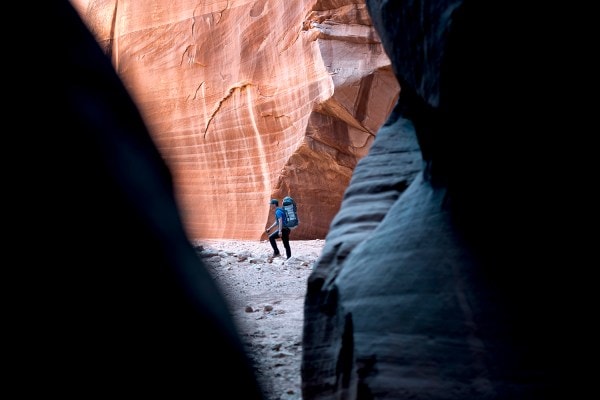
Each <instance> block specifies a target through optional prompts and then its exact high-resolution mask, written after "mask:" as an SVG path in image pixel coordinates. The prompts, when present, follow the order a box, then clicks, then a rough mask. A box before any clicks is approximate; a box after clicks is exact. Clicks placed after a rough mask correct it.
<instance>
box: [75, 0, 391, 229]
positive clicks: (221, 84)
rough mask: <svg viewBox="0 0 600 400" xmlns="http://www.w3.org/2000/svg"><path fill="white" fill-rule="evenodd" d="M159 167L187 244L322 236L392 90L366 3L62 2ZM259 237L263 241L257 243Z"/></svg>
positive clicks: (305, 0) (265, 0)
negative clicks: (94, 43) (292, 225)
mask: <svg viewBox="0 0 600 400" xmlns="http://www.w3.org/2000/svg"><path fill="white" fill-rule="evenodd" d="M72 3H73V4H74V5H75V6H76V8H77V10H78V11H79V13H80V14H81V15H82V17H83V19H84V21H86V23H87V24H88V26H89V27H90V29H91V30H92V32H94V34H95V36H96V38H97V40H98V42H99V43H100V44H101V46H102V48H103V49H104V51H105V52H106V53H107V54H109V55H110V57H111V59H112V62H113V64H114V66H115V68H116V70H117V72H118V74H119V76H120V77H121V78H122V80H123V81H124V83H125V85H126V87H127V89H128V90H129V91H130V93H131V94H132V96H133V98H134V100H135V102H136V104H137V105H138V107H139V108H140V110H141V112H142V115H143V117H144V119H145V121H146V123H147V125H148V127H149V130H150V132H151V134H152V138H153V140H154V141H155V143H156V145H157V147H158V148H159V150H160V152H161V154H162V156H163V157H164V158H165V161H166V162H167V164H168V165H169V167H170V169H171V171H172V173H173V176H174V185H175V190H176V193H177V199H178V203H179V205H180V209H181V212H182V214H183V219H184V221H185V225H186V229H187V231H188V233H189V235H190V237H191V238H194V239H197V238H239V239H259V238H261V235H263V231H264V228H265V226H266V225H267V224H269V223H270V221H271V220H272V218H273V216H272V215H269V207H268V200H269V199H270V198H272V197H275V198H279V199H281V198H283V197H284V196H286V195H291V196H293V197H294V198H295V200H296V201H297V203H298V206H299V215H300V221H301V225H300V226H299V227H298V228H297V229H296V230H294V233H293V235H292V239H314V238H324V237H325V235H326V234H327V232H328V230H329V225H330V223H331V220H332V219H333V216H334V215H335V213H336V212H337V211H338V209H339V205H340V203H341V200H342V196H343V192H344V190H345V189H346V187H347V185H348V182H349V180H350V177H351V175H352V172H353V170H354V167H355V166H356V164H357V162H358V161H359V160H360V159H361V158H362V157H364V156H365V155H366V153H367V152H368V149H369V148H370V146H371V144H372V142H373V139H374V137H375V134H376V132H377V131H378V129H379V127H380V126H381V125H382V124H383V122H384V121H385V119H386V117H387V115H388V114H389V112H390V110H391V109H392V107H393V104H394V103H395V101H396V99H397V96H398V93H399V85H398V83H397V81H396V79H395V78H394V76H393V73H392V71H391V68H390V61H389V59H388V57H387V55H386V54H385V52H384V51H383V48H382V46H381V43H380V41H379V37H378V35H377V33H376V32H375V30H374V29H373V27H372V24H371V20H370V17H369V14H368V12H367V10H366V5H365V4H364V1H356V0H354V1H353V0H345V1H314V0H313V1H309V0H303V1H290V2H280V1H276V0H258V1H209V2H194V1H189V0H179V1H174V2H173V1H170V2H167V1H164V0H163V1H156V0H154V1H144V2H128V1H125V2H123V1H121V2H117V1H93V0H90V1H85V0H72ZM262 237H263V238H264V236H262Z"/></svg>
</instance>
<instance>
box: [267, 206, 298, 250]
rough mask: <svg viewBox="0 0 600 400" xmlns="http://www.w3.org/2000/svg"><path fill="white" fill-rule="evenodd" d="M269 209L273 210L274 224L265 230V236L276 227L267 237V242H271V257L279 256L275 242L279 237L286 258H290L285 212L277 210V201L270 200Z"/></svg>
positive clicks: (288, 230)
mask: <svg viewBox="0 0 600 400" xmlns="http://www.w3.org/2000/svg"><path fill="white" fill-rule="evenodd" d="M270 207H271V210H273V209H275V222H273V225H271V226H270V227H268V228H267V230H266V232H267V234H268V233H269V231H270V230H271V229H273V228H274V227H277V230H276V231H275V232H273V233H271V234H270V235H269V242H271V247H273V257H277V256H278V255H279V254H280V253H279V248H277V242H276V241H275V240H276V239H277V238H278V237H281V241H282V242H283V247H285V254H286V256H287V258H290V257H291V256H292V249H291V247H290V228H287V227H286V226H285V212H284V211H283V209H282V208H279V200H277V199H271V202H270Z"/></svg>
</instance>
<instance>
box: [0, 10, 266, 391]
mask: <svg viewBox="0 0 600 400" xmlns="http://www.w3.org/2000/svg"><path fill="white" fill-rule="evenodd" d="M15 6H19V4H15ZM20 6H21V7H20V9H18V10H17V11H16V14H17V15H25V14H26V12H31V10H30V9H27V10H26V7H27V8H30V7H29V5H26V4H24V3H21V4H20ZM29 22H30V23H31V24H32V25H31V30H30V31H29V34H31V35H32V36H36V37H40V38H44V37H48V38H52V40H53V43H52V46H51V52H52V55H53V56H54V58H52V59H51V60H50V58H48V63H47V65H46V66H47V70H45V71H44V72H42V73H41V77H43V80H44V90H47V91H48V93H52V101H51V103H52V105H51V106H39V107H38V106H36V105H34V104H32V103H31V102H28V101H25V96H23V93H31V92H32V90H34V88H35V87H37V86H38V84H39V82H37V81H33V80H31V79H28V78H27V76H29V74H30V71H28V70H27V69H23V68H18V69H15V70H14V73H13V74H10V76H11V79H15V81H18V82H22V83H23V85H22V86H19V87H17V85H11V87H10V88H9V92H8V95H9V98H11V99H23V100H24V101H15V102H14V104H13V106H11V107H14V109H13V110H14V111H15V112H9V113H7V115H10V117H9V119H10V122H12V123H16V122H17V121H18V120H20V121H24V119H23V117H22V115H23V114H21V112H24V113H28V112H30V111H31V112H33V110H35V117H34V118H27V134H16V135H13V137H12V138H11V139H10V140H11V141H10V145H11V146H9V147H11V148H13V149H15V150H16V151H17V152H20V150H24V152H25V153H26V155H17V156H16V158H20V157H21V156H23V157H25V158H27V162H26V163H24V164H23V165H25V164H26V165H27V167H26V168H21V169H20V170H19V171H17V172H15V173H10V174H7V175H10V176H9V179H10V180H7V181H5V182H9V183H8V184H7V186H6V187H10V188H15V195H14V196H10V197H9V198H7V199H5V200H6V201H5V204H6V207H7V208H6V209H7V210H10V214H11V215H12V216H13V218H8V219H7V220H9V221H6V222H7V223H5V227H6V228H7V229H9V231H10V232H23V227H33V226H35V225H38V226H39V227H43V228H41V229H42V230H43V231H44V232H46V234H44V237H43V238H42V239H40V240H37V239H33V240H34V241H35V242H36V243H35V245H32V236H30V235H28V234H24V233H23V234H15V235H14V236H13V238H12V239H10V241H9V242H10V245H8V246H6V251H5V252H4V254H5V256H6V257H8V258H9V259H10V260H13V261H15V262H16V264H18V265H16V266H15V267H14V268H11V269H10V270H11V272H10V273H9V274H8V276H9V277H8V280H10V282H11V285H10V286H11V288H12V290H11V291H10V293H9V295H8V296H7V297H10V299H11V306H10V307H9V308H10V310H9V311H8V312H7V313H5V316H4V317H3V322H4V323H5V324H6V325H5V326H6V327H10V328H8V329H5V330H4V337H5V338H6V340H7V342H10V343H11V349H10V350H8V349H7V350H8V351H5V352H4V354H3V360H4V361H5V362H6V363H8V364H10V365H11V366H13V368H11V371H10V372H8V375H7V376H9V379H7V380H6V384H7V385H8V386H9V390H11V391H15V390H22V391H23V393H25V392H26V393H27V397H32V398H37V397H44V396H48V395H50V396H52V397H55V396H66V397H69V398H76V397H80V396H83V397H87V395H85V394H83V393H90V394H91V393H94V395H97V396H100V397H111V396H112V395H113V394H114V393H116V392H119V393H121V394H123V395H124V396H125V397H130V396H132V397H137V396H140V397H158V398H170V397H175V398H181V397H187V396H190V395H191V396H193V397H199V398H207V397H210V395H208V394H212V393H216V392H218V393H223V395H224V396H225V397H234V398H235V395H236V394H237V393H244V396H243V397H244V399H252V400H265V397H264V395H263V391H262V389H261V387H260V386H259V383H258V382H257V380H256V375H255V373H254V369H253V365H252V364H251V360H250V359H249V357H248V355H247V354H246V348H245V344H244V343H243V342H242V339H241V336H240V335H239V331H238V329H237V326H236V323H235V322H234V320H233V318H232V314H231V309H230V303H229V302H227V301H226V299H225V297H224V296H223V293H222V292H221V289H220V286H219V285H218V283H217V282H215V281H214V280H213V278H212V276H211V273H210V271H209V270H207V269H206V268H205V265H204V264H203V262H202V261H201V259H200V258H199V257H198V253H197V252H196V251H195V249H194V248H193V247H192V245H191V243H190V242H189V240H188V238H187V236H186V233H185V229H184V226H183V224H182V221H181V218H180V214H179V210H178V208H177V203H176V199H175V194H174V192H173V184H172V180H171V175H170V172H169V170H168V168H167V166H166V164H165V162H164V160H163V159H162V157H161V155H160V153H159V151H158V150H157V148H156V146H155V145H154V143H153V141H152V138H151V136H150V134H149V132H148V130H147V128H146V126H145V124H144V121H143V119H142V118H141V115H140V113H139V111H138V109H137V108H136V106H135V104H134V102H133V101H132V99H131V97H130V96H129V95H128V93H127V91H126V90H125V87H124V86H123V84H122V82H121V81H120V80H119V77H118V75H117V74H116V72H115V70H114V68H113V66H112V64H111V61H110V60H109V59H108V58H107V57H106V56H105V54H104V53H103V51H102V50H101V49H100V48H99V47H98V44H97V42H96V40H95V38H94V37H93V36H92V35H91V34H90V32H89V31H88V30H87V29H86V26H85V25H84V23H83V22H82V21H81V19H80V18H79V17H78V15H77V13H76V12H75V10H74V9H73V8H72V7H71V6H70V5H69V2H67V1H66V0H64V1H49V2H43V3H40V4H39V7H37V8H36V12H35V13H32V14H31V15H30V18H29ZM28 41H29V37H27V38H24V37H21V38H19V39H15V43H17V46H15V48H18V49H21V50H22V51H23V53H22V55H25V54H26V53H27V52H28V51H29V49H28V45H27V42H28ZM13 54H17V53H13ZM19 54H21V53H19ZM19 58H22V57H19ZM11 90H14V91H11ZM19 92H21V97H18V93H19ZM17 111H18V112H17ZM32 141H33V142H35V144H32ZM13 146H14V147H13ZM17 189H18V190H17ZM50 227H53V228H52V229H53V230H54V232H53V233H50ZM32 247H35V251H30V250H31V248H32ZM48 265H53V266H54V267H53V268H48ZM8 280H7V281H8ZM7 294H8V293H7ZM58 360H60V366H59V365H58V364H57V362H58ZM67 376H68V377H69V379H65V378H66V377H67ZM225 376H226V377H227V378H228V379H231V382H235V385H229V387H227V388H225V387H223V383H222V382H223V380H222V379H223V377H225ZM32 382H35V384H31V385H30V384H29V383H32ZM10 387H12V388H13V389H10ZM19 388H20V389H19Z"/></svg>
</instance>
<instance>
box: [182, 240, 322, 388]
mask: <svg viewBox="0 0 600 400" xmlns="http://www.w3.org/2000/svg"><path fill="white" fill-rule="evenodd" d="M292 235H293V233H292ZM277 242H278V244H277V245H278V246H279V248H280V249H281V248H282V246H281V241H280V240H278V241H277ZM324 244H325V241H323V240H292V241H291V242H290V245H291V248H292V257H291V258H290V259H289V260H286V259H285V257H276V258H275V259H271V258H270V256H271V255H272V253H273V250H272V249H271V245H270V244H269V242H268V241H265V240H262V241H258V240H254V241H251V240H244V241H237V240H202V241H196V242H195V244H194V248H195V249H196V252H197V254H198V255H199V257H200V258H201V259H202V261H204V264H205V265H206V267H207V269H208V270H209V272H210V273H211V274H212V276H213V277H214V279H215V280H216V282H217V283H218V284H219V286H220V287H221V290H222V292H223V295H224V297H225V299H226V300H227V301H228V302H229V306H230V309H231V312H232V316H233V318H234V320H235V321H236V322H237V323H238V327H239V331H240V336H241V337H242V341H243V342H244V345H245V346H246V348H247V352H248V355H249V357H250V359H251V361H252V363H253V367H254V370H255V373H256V377H257V379H258V380H259V381H260V383H261V384H262V386H263V390H264V392H265V397H266V398H265V400H280V399H281V400H301V399H302V391H301V373H300V367H301V356H302V323H303V320H304V316H303V313H304V311H303V306H304V298H305V296H306V285H307V279H308V276H309V275H310V273H311V272H312V270H313V267H314V264H315V262H316V261H317V258H318V257H319V256H320V254H321V252H322V250H323V246H324Z"/></svg>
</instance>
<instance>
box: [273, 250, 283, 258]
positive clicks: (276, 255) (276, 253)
mask: <svg viewBox="0 0 600 400" xmlns="http://www.w3.org/2000/svg"><path fill="white" fill-rule="evenodd" d="M280 254H281V253H280V252H278V251H276V252H274V253H273V257H279V255H280Z"/></svg>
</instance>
